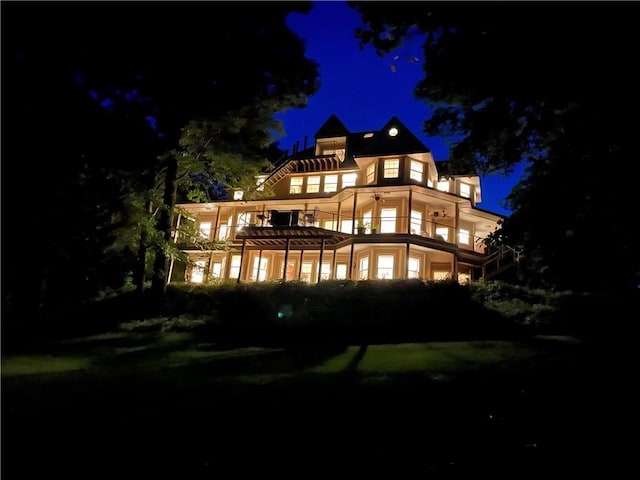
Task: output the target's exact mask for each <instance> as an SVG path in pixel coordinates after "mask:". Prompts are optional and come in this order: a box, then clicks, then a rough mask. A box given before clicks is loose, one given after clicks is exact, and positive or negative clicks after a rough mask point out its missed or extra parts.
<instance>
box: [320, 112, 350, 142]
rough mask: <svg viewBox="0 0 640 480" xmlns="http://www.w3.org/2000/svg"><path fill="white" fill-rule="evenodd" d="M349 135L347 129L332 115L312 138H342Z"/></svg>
mask: <svg viewBox="0 0 640 480" xmlns="http://www.w3.org/2000/svg"><path fill="white" fill-rule="evenodd" d="M345 135H349V129H348V128H347V127H345V126H344V123H342V121H341V120H340V119H339V118H338V116H337V115H336V114H335V113H334V114H332V115H331V116H330V117H329V118H328V120H327V121H326V122H324V124H323V125H322V126H321V127H320V129H319V130H318V131H317V132H316V134H315V135H314V136H313V137H314V138H329V137H344V136H345Z"/></svg>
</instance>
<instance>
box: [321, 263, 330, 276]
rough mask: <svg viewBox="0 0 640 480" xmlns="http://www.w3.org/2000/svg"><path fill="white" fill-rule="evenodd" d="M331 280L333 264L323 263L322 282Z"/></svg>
mask: <svg viewBox="0 0 640 480" xmlns="http://www.w3.org/2000/svg"><path fill="white" fill-rule="evenodd" d="M329 278H331V264H330V263H323V264H322V267H321V270H320V280H329Z"/></svg>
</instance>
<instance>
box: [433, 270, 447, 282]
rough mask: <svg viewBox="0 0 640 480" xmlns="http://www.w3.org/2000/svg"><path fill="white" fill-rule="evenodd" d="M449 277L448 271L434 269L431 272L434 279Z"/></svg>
mask: <svg viewBox="0 0 640 480" xmlns="http://www.w3.org/2000/svg"><path fill="white" fill-rule="evenodd" d="M449 278H451V273H450V272H445V271H444V270H435V271H434V272H433V279H434V280H449Z"/></svg>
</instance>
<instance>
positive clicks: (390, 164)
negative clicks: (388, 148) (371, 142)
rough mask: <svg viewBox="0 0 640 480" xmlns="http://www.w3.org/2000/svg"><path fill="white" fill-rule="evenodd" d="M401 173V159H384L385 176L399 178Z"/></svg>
mask: <svg viewBox="0 0 640 480" xmlns="http://www.w3.org/2000/svg"><path fill="white" fill-rule="evenodd" d="M399 174H400V160H398V159H395V160H385V161H384V178H398V175H399Z"/></svg>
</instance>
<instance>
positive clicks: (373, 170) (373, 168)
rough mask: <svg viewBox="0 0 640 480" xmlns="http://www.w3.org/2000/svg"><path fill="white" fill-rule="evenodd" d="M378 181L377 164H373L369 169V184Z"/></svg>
mask: <svg viewBox="0 0 640 480" xmlns="http://www.w3.org/2000/svg"><path fill="white" fill-rule="evenodd" d="M375 180H376V164H375V163H372V164H371V165H369V166H368V167H367V183H373V182H374V181H375Z"/></svg>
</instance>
